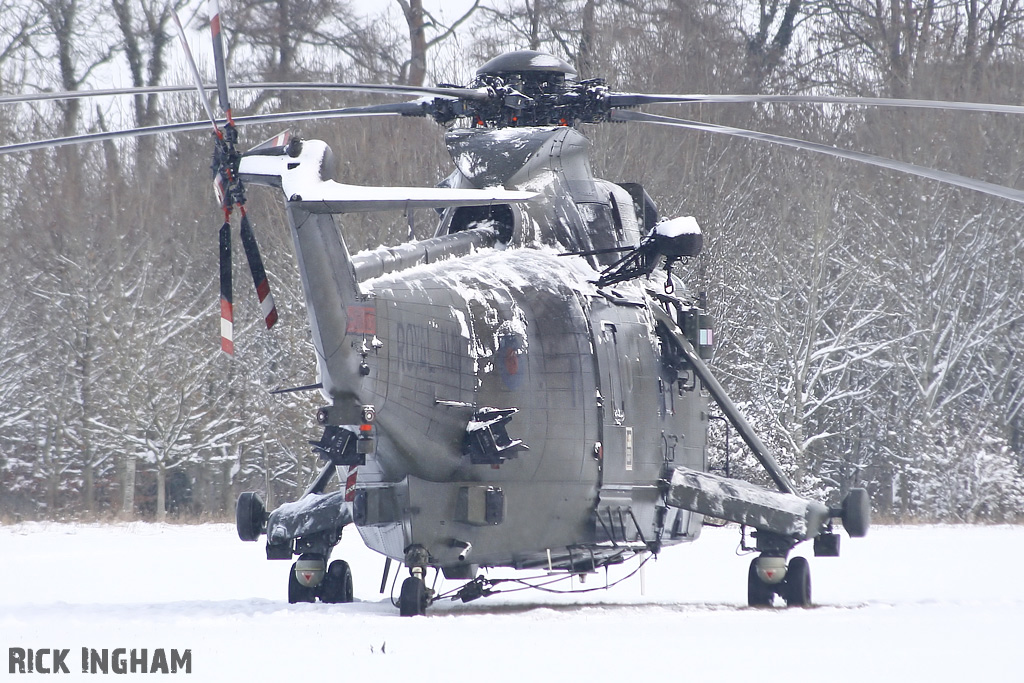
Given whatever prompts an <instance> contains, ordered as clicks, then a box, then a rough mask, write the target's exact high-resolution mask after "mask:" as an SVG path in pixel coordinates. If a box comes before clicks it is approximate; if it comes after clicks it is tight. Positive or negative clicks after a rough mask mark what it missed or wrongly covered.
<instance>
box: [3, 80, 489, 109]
mask: <svg viewBox="0 0 1024 683" xmlns="http://www.w3.org/2000/svg"><path fill="white" fill-rule="evenodd" d="M229 88H230V89H231V90H281V91H289V90H298V91H305V90H317V91H320V90H328V91H340V92H373V93H382V94H385V95H405V96H409V97H422V96H425V95H434V96H436V97H451V98H454V99H464V100H479V101H482V100H486V99H488V98H489V97H490V96H489V95H488V94H487V91H486V90H485V89H483V88H479V89H474V88H454V87H439V88H431V87H426V86H414V85H383V84H378V83H331V82H328V81H320V82H312V83H309V82H307V83H300V82H297V81H279V82H278V81H275V82H268V83H253V82H246V83H232V84H231V85H230V86H229ZM195 89H196V86H194V85H149V86H141V87H137V88H136V87H133V88H106V89H103V90H63V91H58V92H38V93H31V94H22V95H0V104H20V103H22V102H45V101H49V100H77V99H83V98H86V97H117V96H120V95H160V94H163V93H182V92H191V91H193V90H195ZM216 89H217V86H216V85H215V84H212V83H204V84H203V90H216Z"/></svg>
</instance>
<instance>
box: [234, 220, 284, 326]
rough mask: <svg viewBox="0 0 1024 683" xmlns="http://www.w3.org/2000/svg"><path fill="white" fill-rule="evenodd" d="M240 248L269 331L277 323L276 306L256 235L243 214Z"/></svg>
mask: <svg viewBox="0 0 1024 683" xmlns="http://www.w3.org/2000/svg"><path fill="white" fill-rule="evenodd" d="M242 248H243V249H245V257H246V259H248V261H249V271H250V272H251V273H252V283H253V284H254V285H255V286H256V296H258V297H259V299H260V308H261V310H262V312H263V320H264V321H265V322H266V323H267V329H268V330H269V329H270V328H271V327H273V326H274V323H276V322H277V306H276V305H275V304H274V296H273V295H272V294H271V293H270V283H269V282H268V281H267V272H266V270H264V268H263V258H262V257H261V256H260V248H259V246H258V245H257V244H256V234H255V233H254V232H253V230H252V225H251V224H250V223H249V217H248V216H246V215H245V213H244V212H243V213H242Z"/></svg>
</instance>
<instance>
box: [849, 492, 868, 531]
mask: <svg viewBox="0 0 1024 683" xmlns="http://www.w3.org/2000/svg"><path fill="white" fill-rule="evenodd" d="M842 513H843V517H842V519H843V528H844V529H846V533H848V534H850V537H851V538H864V537H865V536H867V535H868V529H869V528H870V527H871V498H870V497H869V496H868V492H867V489H850V492H849V493H848V494H847V495H846V498H844V499H843V508H842Z"/></svg>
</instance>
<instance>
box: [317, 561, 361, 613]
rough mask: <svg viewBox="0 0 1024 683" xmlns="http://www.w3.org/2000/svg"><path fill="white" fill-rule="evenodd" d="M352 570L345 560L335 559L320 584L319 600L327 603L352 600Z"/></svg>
mask: <svg viewBox="0 0 1024 683" xmlns="http://www.w3.org/2000/svg"><path fill="white" fill-rule="evenodd" d="M352 597H353V596H352V570H351V569H349V566H348V562H346V561H345V560H335V561H334V562H331V566H330V567H329V568H328V569H327V576H325V577H324V581H323V583H321V584H320V600H321V601H323V602H328V603H339V602H352Z"/></svg>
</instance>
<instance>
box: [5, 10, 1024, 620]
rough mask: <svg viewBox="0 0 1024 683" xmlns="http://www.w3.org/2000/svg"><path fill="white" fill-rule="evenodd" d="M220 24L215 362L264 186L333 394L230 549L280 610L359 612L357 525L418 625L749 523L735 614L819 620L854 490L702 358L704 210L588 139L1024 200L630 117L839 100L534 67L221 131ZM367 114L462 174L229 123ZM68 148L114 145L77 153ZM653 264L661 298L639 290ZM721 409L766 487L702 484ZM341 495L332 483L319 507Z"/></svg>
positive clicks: (484, 73)
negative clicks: (821, 477)
mask: <svg viewBox="0 0 1024 683" xmlns="http://www.w3.org/2000/svg"><path fill="white" fill-rule="evenodd" d="M214 7H215V4H214ZM213 20H214V21H213V22H212V26H213V31H214V45H215V49H214V53H215V64H216V66H217V88H218V91H219V97H220V103H221V108H222V109H223V110H224V113H225V114H226V119H224V120H223V122H221V121H218V118H217V117H216V116H215V115H214V113H213V110H212V106H211V104H210V103H209V102H208V101H207V100H206V98H205V91H204V88H203V85H202V83H201V81H200V79H199V77H198V72H197V71H196V70H195V68H194V65H193V66H192V69H193V73H194V76H195V77H196V79H197V81H199V82H198V90H199V92H200V94H201V96H202V100H203V103H204V107H205V108H206V111H207V114H208V117H209V119H210V122H211V123H212V124H213V128H214V131H215V153H214V177H215V181H216V184H217V186H218V188H219V198H220V203H221V206H222V208H223V209H224V213H225V222H224V226H222V228H221V232H220V257H221V261H220V264H221V268H220V275H221V308H220V310H221V317H222V325H221V330H222V339H221V348H222V350H223V351H225V352H226V353H231V352H232V351H233V332H232V329H233V328H232V325H233V309H232V297H233V295H232V291H231V290H232V285H231V281H230V278H231V267H230V259H231V255H230V254H231V234H230V219H231V216H232V211H233V210H234V209H236V208H237V209H239V210H240V213H241V218H242V221H241V222H242V225H241V232H242V242H243V247H244V250H245V253H246V255H247V257H248V259H249V265H250V270H251V272H252V275H253V280H254V284H255V286H256V289H257V292H258V296H259V299H260V302H261V305H262V307H263V313H264V317H265V321H266V324H267V327H268V328H269V327H272V326H273V324H274V322H275V321H276V318H277V313H276V308H275V307H274V304H273V298H272V295H271V294H270V293H269V287H268V285H267V278H266V273H265V271H264V268H263V265H262V259H261V257H260V254H259V248H258V246H257V244H256V239H255V236H254V234H253V231H252V227H251V225H250V224H249V222H248V219H247V217H246V215H245V212H244V204H245V195H244V191H245V190H244V188H245V186H246V185H259V186H266V187H268V188H271V191H276V192H279V193H280V195H281V197H282V199H283V202H284V205H285V208H286V213H287V219H288V229H289V232H290V234H291V237H292V241H293V244H294V248H295V256H296V259H297V260H298V266H299V273H300V276H301V282H302V289H303V293H304V297H305V301H306V308H307V314H308V317H309V326H310V331H311V335H312V345H313V349H314V351H315V354H316V362H317V373H318V377H317V381H316V383H315V384H313V385H310V386H306V387H298V388H296V389H295V390H312V391H318V392H319V393H320V395H321V396H322V398H323V399H324V405H323V406H322V407H321V408H320V409H319V410H318V411H317V413H316V420H317V422H318V424H319V425H320V428H321V430H322V432H321V434H320V436H319V438H318V439H316V440H313V441H311V442H310V445H311V447H312V449H313V450H314V452H316V453H317V454H318V455H319V457H320V459H321V461H322V462H323V464H322V466H321V467H320V469H319V472H318V474H317V475H316V476H315V478H314V480H313V481H312V482H311V484H310V485H309V486H308V487H307V489H306V490H305V492H304V493H303V495H302V496H300V498H299V499H298V500H296V501H294V502H290V503H285V504H283V505H280V506H278V507H276V508H275V509H273V510H268V509H267V508H266V505H265V503H264V502H263V500H262V498H261V497H260V495H259V494H258V493H257V492H245V493H243V494H241V495H240V496H239V498H238V500H237V504H236V510H235V518H236V528H237V532H238V536H239V538H240V539H241V540H242V541H246V542H257V541H259V540H261V539H263V538H265V544H266V556H267V559H268V560H282V561H291V562H292V565H291V568H290V571H289V573H288V600H289V602H291V603H300V602H315V601H318V600H319V601H321V602H324V603H345V602H351V601H352V600H353V590H352V575H351V571H350V568H349V566H348V564H347V563H346V561H345V560H344V559H340V558H334V559H332V554H333V551H334V549H335V547H336V546H337V544H338V542H339V541H340V539H341V536H342V533H343V532H344V531H349V532H351V531H355V532H356V533H358V534H359V535H360V537H361V538H362V540H363V542H364V543H365V545H366V546H367V547H369V548H370V549H372V550H374V551H376V552H378V553H380V554H382V555H383V556H384V557H385V558H386V563H385V571H384V580H383V581H382V586H383V585H384V584H385V583H386V581H387V579H388V577H389V575H390V571H391V564H392V562H395V561H397V562H400V563H401V564H402V565H404V566H405V568H406V569H407V570H408V577H407V578H406V579H405V580H404V581H403V583H402V585H401V589H400V595H399V598H398V601H397V603H398V604H397V606H398V609H399V613H400V614H401V615H402V616H417V615H423V614H425V613H426V611H427V609H428V607H429V606H430V605H431V604H432V603H433V602H435V601H437V600H439V599H442V597H447V598H451V599H454V600H462V601H464V602H468V601H471V600H475V599H478V598H482V597H486V596H488V595H491V594H493V593H495V592H498V589H497V588H496V587H497V585H498V583H499V582H498V581H496V580H492V579H489V578H487V577H486V575H483V574H481V573H480V571H481V569H483V568H497V567H510V568H514V569H539V570H546V571H548V572H552V573H559V572H560V573H562V574H564V575H566V576H573V575H583V576H585V575H588V574H592V573H595V572H597V571H599V570H601V569H603V568H607V567H611V566H615V565H620V564H622V563H624V562H626V561H627V560H630V559H632V558H635V557H640V558H643V557H648V556H651V555H656V554H658V553H660V552H661V551H663V550H664V549H665V548H666V547H669V546H673V545H678V544H683V543H690V542H693V541H695V540H697V539H698V538H699V537H700V534H701V529H702V527H703V525H704V523H705V521H706V520H710V519H718V520H725V521H728V522H733V523H736V524H739V525H741V526H742V527H743V528H744V529H750V530H752V531H751V537H752V540H753V545H752V546H750V547H749V548H748V549H749V550H752V551H755V552H756V557H754V558H753V559H752V561H751V563H750V566H749V571H748V576H747V601H748V604H749V605H750V606H754V607H765V606H770V605H772V604H774V601H775V599H776V597H779V598H781V599H782V600H783V601H784V602H785V604H787V605H789V606H793V607H803V606H808V605H810V604H811V580H810V568H809V563H808V562H807V560H806V559H805V558H803V557H799V556H794V557H791V554H792V551H793V549H794V548H795V547H796V546H797V545H798V544H800V543H803V542H805V541H810V542H811V543H812V544H813V549H814V554H815V555H816V556H822V557H834V556H838V555H839V551H840V534H839V531H838V529H837V528H836V521H837V520H838V521H839V522H841V525H842V527H843V529H844V530H845V531H846V533H847V534H848V535H849V536H851V537H855V538H856V537H863V536H865V535H866V534H867V533H868V530H869V527H870V500H869V497H868V493H867V491H866V490H865V489H861V488H854V489H851V490H850V491H849V492H847V494H846V496H845V497H844V498H843V500H842V501H841V503H840V504H839V505H837V506H829V505H826V504H825V503H823V502H821V501H817V500H813V499H809V498H807V497H804V496H801V495H800V494H799V491H798V490H797V488H796V486H795V485H794V484H793V482H792V481H790V479H789V477H788V476H787V475H786V473H785V472H784V470H783V469H782V468H781V467H780V466H779V464H778V462H777V461H776V459H775V457H774V456H773V454H772V453H771V450H770V449H769V448H768V447H767V446H766V445H765V444H764V443H763V442H762V441H761V439H760V438H759V437H758V435H757V433H756V431H755V429H754V428H753V427H752V426H751V424H750V423H749V422H748V421H747V419H746V418H745V417H744V415H743V414H742V412H741V411H740V410H739V409H738V407H737V406H736V405H735V404H734V403H733V401H732V400H731V399H730V398H729V396H728V395H727V393H726V391H725V389H724V388H723V387H722V385H721V383H720V382H718V380H717V379H716V378H715V375H714V373H713V372H712V370H711V369H710V367H709V365H708V363H707V361H708V359H709V358H710V357H711V355H712V351H713V349H714V329H715V328H714V321H713V320H712V318H711V316H710V315H709V313H708V305H707V302H706V300H705V297H704V296H703V295H702V294H701V293H700V292H692V291H690V290H689V288H687V286H686V285H685V284H684V283H683V281H682V280H681V279H680V278H679V277H678V276H677V275H676V274H675V273H674V272H673V271H672V266H673V264H675V263H676V262H678V261H680V260H684V259H692V258H695V257H697V256H698V255H699V254H700V253H701V249H702V246H703V235H702V232H701V230H700V227H699V225H698V224H697V221H696V220H695V219H694V218H693V217H690V216H678V217H673V218H667V219H666V218H663V217H662V216H661V215H660V213H659V210H658V207H657V204H656V202H655V201H654V199H653V198H652V197H651V196H650V195H649V194H648V193H647V192H646V190H644V188H643V186H642V184H640V183H628V182H623V183H613V182H610V181H607V180H602V179H599V178H597V177H595V176H594V174H593V172H592V170H591V166H590V160H589V151H590V148H591V143H590V141H589V140H588V139H587V137H586V136H585V135H584V134H583V132H582V131H581V128H582V127H583V126H584V125H596V124H601V123H605V122H610V121H624V122H636V123H649V124H654V125H664V126H673V127H681V128H688V129H696V130H705V131H709V132H714V133H721V134H726V135H734V136H740V137H746V138H750V139H755V140H759V141H764V142H769V143H773V144H782V145H788V146H792V147H797V148H799V149H804V150H810V151H817V152H821V153H826V154H831V155H833V156H840V157H844V158H850V159H854V160H857V161H860V162H864V163H871V164H875V165H879V166H885V167H888V168H893V169H896V170H901V171H905V172H910V173H915V174H917V175H921V176H924V177H930V178H934V179H937V180H941V181H943V182H948V183H952V184H955V185H960V186H963V187H969V188H972V189H976V190H980V191H983V192H989V193H990V194H996V195H997V196H1003V197H1007V198H1011V199H1015V200H1016V201H1021V200H1022V198H1024V195H1022V194H1021V193H1020V192H1019V191H1016V190H1013V189H1012V188H1003V187H1001V186H996V185H992V184H990V183H983V182H981V181H976V180H973V179H969V178H963V177H961V176H955V175H953V174H949V173H945V172H940V171H935V170H932V169H925V168H922V167H918V166H913V165H911V164H905V163H902V162H895V161H891V160H886V159H881V158H879V157H873V156H870V155H866V154H860V153H857V152H849V151H845V150H839V149H836V148H833V147H828V146H823V145H815V144H814V143H810V142H806V141H799V140H794V139H791V138H783V137H781V136H774V135H769V134H765V133H758V132H755V131H744V130H741V129H735V128H729V127H725V126H717V125H712V124H705V123H700V122H695V121H687V120H684V119H677V118H672V117H667V116H662V115H655V114H648V113H645V112H642V111H639V110H638V109H637V108H638V107H641V106H643V105H646V104H671V103H685V102H694V101H707V102H731V101H743V102H771V101H780V102H781V101H791V102H796V101H807V102H819V103H820V102H825V103H828V102H832V103H839V104H841V103H843V102H844V100H847V99H850V98H806V97H805V98H801V97H798V96H794V97H786V98H782V97H773V96H756V95H755V96H728V95H725V96H692V95H648V94H639V93H617V92H613V91H611V90H610V89H609V88H608V87H607V86H606V84H605V83H604V82H603V81H601V80H600V79H588V80H579V79H578V75H577V73H576V71H575V70H574V69H573V67H572V66H571V65H570V64H568V63H567V62H565V61H564V60H562V59H560V58H557V57H555V56H553V55H549V54H546V53H542V52H537V51H532V50H519V51H515V52H510V53H506V54H503V55H499V56H498V57H495V58H494V59H492V60H491V61H489V62H487V63H485V64H483V65H482V66H481V67H480V68H479V69H478V70H477V72H476V79H475V80H474V82H473V83H472V84H470V85H469V86H465V87H462V86H452V85H439V86H437V87H435V88H414V87H410V86H378V85H370V84H347V85H346V84H333V87H338V88H340V89H343V90H344V89H348V90H353V91H369V92H373V91H377V92H384V93H388V94H398V95H409V96H414V97H417V99H415V100H413V101H407V102H399V103H391V104H380V105H367V106H361V107H349V108H345V109H339V110H332V111H328V112H307V113H299V114H296V113H288V114H282V115H272V116H262V117H259V116H257V117H242V118H239V119H238V120H234V119H233V118H232V116H231V108H230V105H229V104H228V102H229V98H228V83H227V79H226V75H225V69H224V60H223V50H222V49H221V48H220V47H219V40H220V38H219V31H220V22H219V12H216V11H215V12H213ZM183 42H184V41H183ZM267 85H268V87H269V86H270V85H271V84H267ZM292 85H294V86H295V87H324V88H326V87H329V85H331V84H318V85H311V84H292ZM277 87H281V88H286V87H291V86H290V85H289V84H277ZM125 92H128V91H127V90H125ZM858 102H859V103H862V102H863V100H858ZM873 103H874V104H879V105H883V106H887V105H893V106H911V107H914V106H919V107H923V106H942V107H944V108H955V103H953V104H951V103H927V102H921V101H911V100H886V101H883V100H875V101H873ZM974 106H975V107H979V106H983V105H974ZM984 106H986V107H989V108H987V109H983V110H985V111H997V110H998V111H1003V110H1006V111H1010V110H1013V111H1015V113H1020V111H1016V110H1018V109H1021V108H1011V107H1000V108H998V109H996V108H994V107H996V105H984ZM963 108H970V107H969V106H967V105H964V106H963ZM381 115H392V116H402V117H414V116H415V117H430V118H432V119H433V120H434V121H436V122H437V123H438V124H440V125H441V126H443V127H445V128H446V132H445V144H446V147H447V149H448V152H449V154H450V156H451V159H452V163H453V166H454V170H453V171H452V172H451V174H450V175H449V176H448V177H446V178H445V179H443V180H442V181H441V182H440V183H438V184H437V186H435V187H425V188H399V187H380V188H370V187H365V186H358V185H349V184H345V183H341V182H338V181H337V180H335V178H334V159H333V153H332V151H331V150H330V148H329V147H328V145H327V144H326V143H324V142H322V141H318V140H303V139H300V138H298V137H293V136H291V135H290V134H282V135H281V136H278V137H277V138H274V139H271V140H269V141H267V142H265V143H263V144H260V145H257V146H255V147H253V148H252V149H250V150H248V151H247V152H244V153H240V152H238V151H237V149H236V145H237V143H238V136H237V129H236V126H241V125H247V124H250V123H266V122H270V121H278V120H302V119H303V118H323V117H336V118H345V117H357V116H381ZM206 125H208V123H207V122H200V123H198V124H194V125H193V124H188V125H187V126H177V127H154V128H153V129H152V130H151V131H147V132H167V131H172V132H173V131H181V130H188V129H197V128H199V127H205V126H206ZM138 133H139V131H130V132H127V133H126V134H128V135H134V134H138ZM82 139H85V141H88V140H94V139H106V138H104V137H103V136H101V135H96V136H83V137H82V138H81V139H76V140H75V142H78V141H81V140H82ZM68 142H70V141H69V140H68ZM57 144H65V140H58V141H52V140H51V141H42V142H40V143H30V144H28V145H26V144H15V145H7V146H4V147H0V152H4V153H10V152H15V151H23V150H26V149H32V148H38V147H40V146H53V145H57ZM33 145H35V146H34V147H33ZM409 208H430V209H436V210H437V212H438V214H437V215H438V219H437V224H436V228H435V230H434V235H433V236H432V237H430V238H427V239H424V240H419V241H411V242H407V243H405V244H400V245H398V246H392V247H379V248H377V249H373V250H370V251H367V252H363V253H357V254H352V253H350V252H349V249H348V247H347V244H346V241H345V236H344V226H343V225H339V223H343V217H344V216H345V215H347V214H351V213H361V212H372V211H386V210H396V209H401V210H407V209H409ZM659 269H662V270H663V272H664V276H663V280H664V282H663V283H661V282H656V281H654V280H653V279H652V276H653V275H654V274H655V273H656V271H658V270H659ZM712 405H715V406H717V409H718V410H719V411H721V413H722V414H723V415H724V416H725V418H726V419H727V420H728V421H729V423H730V424H731V425H732V427H733V428H734V429H735V430H736V432H737V433H739V435H740V436H741V437H742V439H743V441H744V442H745V443H746V445H747V446H748V447H749V449H750V450H751V452H752V453H753V454H754V456H755V458H756V459H757V460H758V462H759V463H760V464H761V466H762V467H763V468H764V470H765V473H766V474H767V476H768V477H769V478H770V479H771V481H772V482H773V483H774V485H775V489H769V488H765V487H762V486H758V485H755V484H753V483H749V482H745V481H741V480H738V479H734V478H731V477H729V476H728V475H727V474H726V475H722V474H718V473H716V472H714V471H712V470H711V468H710V467H709V439H708V429H709V418H710V414H711V408H712ZM335 479H337V480H339V482H340V487H339V488H338V489H337V490H332V489H331V486H332V483H333V482H334V480H335ZM744 546H745V547H746V534H744ZM431 570H433V571H435V572H437V573H438V574H441V575H443V576H444V577H445V579H446V580H452V581H458V582H461V585H460V587H459V588H458V589H457V590H455V591H452V592H450V594H445V595H439V594H437V593H435V592H434V590H433V589H432V588H430V587H428V584H427V579H428V572H429V571H431Z"/></svg>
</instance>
